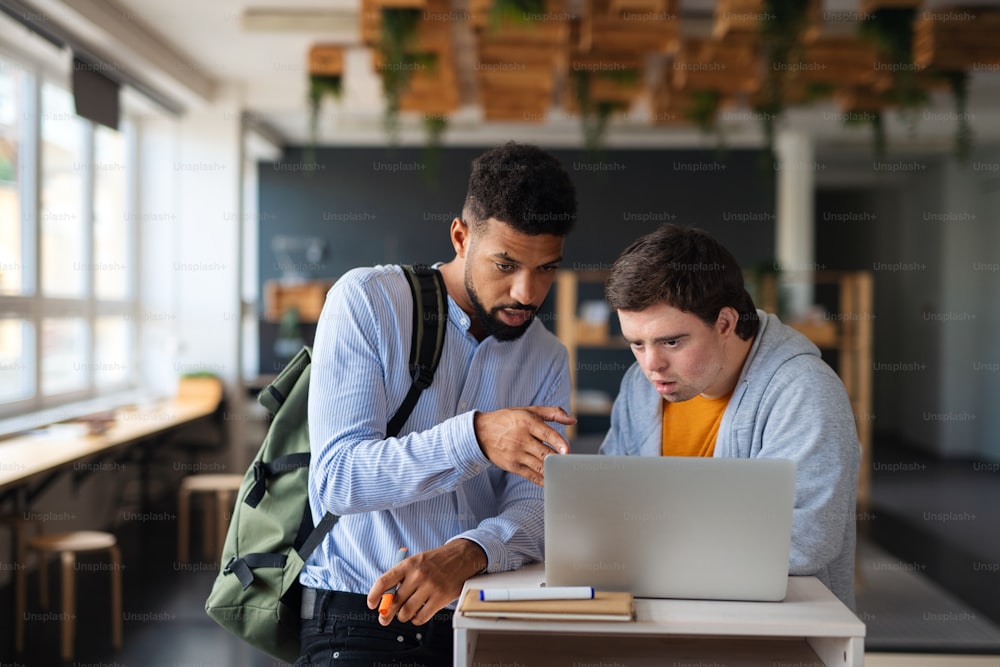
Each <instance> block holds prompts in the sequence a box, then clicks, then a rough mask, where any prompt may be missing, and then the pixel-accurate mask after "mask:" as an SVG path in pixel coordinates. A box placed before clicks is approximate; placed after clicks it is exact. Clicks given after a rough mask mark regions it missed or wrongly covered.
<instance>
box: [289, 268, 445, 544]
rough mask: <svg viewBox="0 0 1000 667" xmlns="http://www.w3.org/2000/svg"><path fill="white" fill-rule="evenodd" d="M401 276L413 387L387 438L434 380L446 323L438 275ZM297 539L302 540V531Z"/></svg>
mask: <svg viewBox="0 0 1000 667" xmlns="http://www.w3.org/2000/svg"><path fill="white" fill-rule="evenodd" d="M403 273H404V274H405V275H406V279H407V283H408V284H409V285H410V292H411V294H412V296H413V333H412V335H411V336H410V377H412V378H413V384H411V385H410V391H409V392H407V394H406V398H404V399H403V403H402V405H400V406H399V409H398V410H396V414H394V415H393V416H392V418H391V419H390V420H389V423H388V425H387V427H386V435H389V436H396V435H398V434H399V431H400V429H401V428H403V423H404V422H405V421H406V420H407V418H408V417H409V416H410V413H411V412H413V408H414V407H415V406H416V405H417V399H419V398H420V393H421V392H422V391H423V390H424V389H426V388H427V387H429V386H430V384H431V382H432V381H433V380H434V372H435V371H436V370H437V366H438V362H439V361H441V351H442V350H443V349H444V334H445V330H446V328H447V324H448V291H447V289H446V288H445V284H444V278H443V277H442V276H441V272H440V271H438V270H437V269H435V268H431V267H429V266H425V265H422V264H416V265H412V266H411V265H408V264H404V265H403ZM305 513H306V516H305V517H304V518H303V521H305V519H306V518H310V515H309V507H308V505H307V506H306V509H305ZM338 518H339V517H338V516H337V515H336V514H332V513H330V512H327V513H326V514H324V515H323V518H322V519H320V522H319V525H317V526H316V527H315V528H313V529H312V531H311V532H310V533H309V534H308V536H307V537H305V539H304V541H303V542H302V546H301V547H299V549H298V552H299V556H301V557H302V560H303V561H306V560H309V556H310V555H311V554H312V552H313V551H315V550H316V547H318V546H319V545H320V543H321V542H322V541H323V539H324V538H325V537H326V534H327V533H329V532H330V530H331V529H332V528H333V525H334V524H335V523H337V519H338ZM299 538H300V539H301V538H302V531H300V533H299Z"/></svg>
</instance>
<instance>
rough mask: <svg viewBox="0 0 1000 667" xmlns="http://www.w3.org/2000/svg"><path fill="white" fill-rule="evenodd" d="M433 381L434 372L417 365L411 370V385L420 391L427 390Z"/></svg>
mask: <svg viewBox="0 0 1000 667" xmlns="http://www.w3.org/2000/svg"><path fill="white" fill-rule="evenodd" d="M433 381H434V372H433V371H432V370H430V369H429V368H427V367H426V366H424V365H423V364H417V365H416V367H414V369H413V384H414V386H416V387H419V388H420V389H421V390H423V389H427V387H429V386H431V383H432V382H433Z"/></svg>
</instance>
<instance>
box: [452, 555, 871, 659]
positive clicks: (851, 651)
mask: <svg viewBox="0 0 1000 667" xmlns="http://www.w3.org/2000/svg"><path fill="white" fill-rule="evenodd" d="M544 579H545V571H544V566H543V565H541V564H537V563H536V564H533V565H529V566H527V567H525V568H522V569H521V570H518V571H515V572H504V573H501V574H487V575H481V576H478V577H474V578H472V579H470V580H469V581H467V582H466V584H465V589H469V588H502V587H515V586H535V585H538V584H539V583H540V582H541V581H543V580H544ZM462 594H463V596H464V595H465V592H464V590H463V593H462ZM460 599H461V598H460ZM635 612H636V619H635V620H634V621H632V622H601V621H593V622H589V621H588V622H565V621H562V622H555V621H553V622H549V621H524V620H508V619H484V618H466V617H464V616H462V615H461V614H459V613H456V614H455V620H454V631H455V665H456V667H475V666H476V665H518V667H534V666H535V665H539V666H541V665H544V666H546V667H556V666H560V665H565V666H566V667H585V666H589V665H593V666H594V667H597V666H600V667H626V666H629V667H631V666H633V665H635V666H643V667H644V666H646V665H649V666H650V667H653V666H654V665H655V666H656V667H663V666H665V665H666V666H670V665H677V666H682V665H726V666H727V667H730V666H733V665H761V666H766V667H775V666H776V665H786V666H788V667H792V666H794V667H800V666H804V665H838V666H840V665H843V666H860V665H862V664H863V663H864V636H865V625H864V623H862V622H861V621H860V620H859V619H858V618H857V616H855V615H854V614H853V613H851V611H850V610H849V609H848V608H847V607H846V606H844V604H843V603H842V602H841V601H840V600H839V599H837V597H836V596H834V595H833V593H831V592H830V591H829V590H828V589H827V588H826V587H825V586H823V584H821V583H820V582H819V580H818V579H816V578H815V577H789V579H788V595H787V596H786V598H785V600H784V601H783V602H725V601H707V600H653V599H643V598H637V599H636V600H635Z"/></svg>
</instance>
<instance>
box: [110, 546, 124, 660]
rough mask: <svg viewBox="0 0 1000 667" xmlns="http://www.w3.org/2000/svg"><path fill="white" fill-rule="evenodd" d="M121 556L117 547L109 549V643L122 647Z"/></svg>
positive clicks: (116, 648) (118, 648)
mask: <svg viewBox="0 0 1000 667" xmlns="http://www.w3.org/2000/svg"><path fill="white" fill-rule="evenodd" d="M121 563H122V555H121V550H120V549H119V548H118V545H115V546H113V547H111V643H112V645H114V647H115V650H121V647H122V567H121Z"/></svg>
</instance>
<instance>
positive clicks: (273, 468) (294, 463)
mask: <svg viewBox="0 0 1000 667" xmlns="http://www.w3.org/2000/svg"><path fill="white" fill-rule="evenodd" d="M308 467H309V452H301V453H298V454H285V455H284V456H279V457H278V458H276V459H274V460H273V461H269V462H268V461H254V462H253V479H254V484H253V488H251V489H250V491H249V492H248V493H247V495H246V497H245V498H244V499H243V502H245V503H246V504H247V505H249V506H250V507H257V505H259V504H260V501H261V500H263V499H264V492H265V491H267V480H268V479H270V478H271V477H277V476H278V475H280V474H282V473H286V472H290V471H292V470H296V469H298V468H308Z"/></svg>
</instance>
